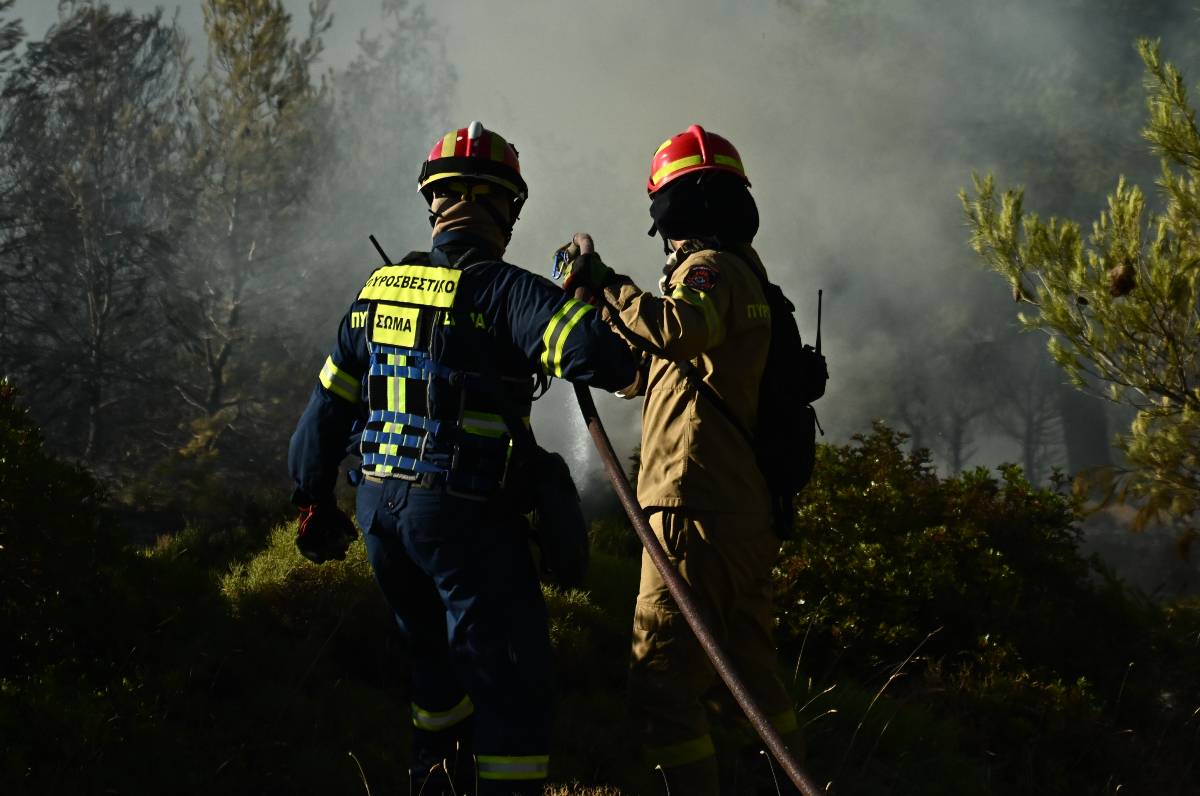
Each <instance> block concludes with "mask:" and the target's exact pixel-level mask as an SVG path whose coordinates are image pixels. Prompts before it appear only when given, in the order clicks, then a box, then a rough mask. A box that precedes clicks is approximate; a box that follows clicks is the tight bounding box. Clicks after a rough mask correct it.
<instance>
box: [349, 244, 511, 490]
mask: <svg viewBox="0 0 1200 796" xmlns="http://www.w3.org/2000/svg"><path fill="white" fill-rule="evenodd" d="M439 255H440V257H439ZM434 258H437V259H440V260H441V261H442V264H437V265H421V264H412V263H401V264H399V265H387V266H384V267H383V268H380V269H379V270H378V271H376V272H375V273H374V274H372V276H371V278H370V279H369V280H368V281H367V284H366V285H365V286H364V287H363V289H362V291H361V292H360V293H359V296H358V299H359V301H366V302H369V303H370V309H369V310H368V313H367V319H366V321H367V345H368V347H369V349H370V354H371V360H370V369H369V370H368V372H367V406H368V411H369V414H368V416H367V424H366V427H365V428H364V430H363V433H362V443H361V449H360V450H361V453H362V469H363V472H364V473H369V474H372V475H374V476H376V477H385V478H402V479H404V480H407V481H418V480H420V481H422V483H423V485H426V486H435V485H439V484H440V483H442V482H444V483H445V485H446V491H447V493H449V494H453V495H458V496H460V497H465V498H469V499H472V500H487V499H488V497H489V495H491V494H492V493H494V492H495V491H496V490H497V489H498V488H499V487H500V485H501V484H502V482H503V480H504V474H505V467H506V466H507V464H508V457H509V454H510V438H509V433H508V429H507V426H506V425H505V423H504V419H503V417H501V416H500V414H499V413H498V410H497V408H496V407H495V406H494V401H493V399H492V397H491V396H490V395H489V394H488V384H487V382H486V380H485V379H484V377H483V376H481V375H480V374H478V373H468V372H465V371H461V370H455V369H454V368H451V367H448V366H447V365H445V364H442V363H440V362H436V361H434V360H433V358H432V357H431V355H430V345H431V341H432V338H433V331H434V329H435V328H436V327H437V326H440V325H450V326H456V325H457V324H456V322H455V320H454V315H453V311H454V302H455V298H456V296H457V295H458V283H459V279H460V278H461V276H462V272H461V270H459V269H457V268H455V267H453V266H451V265H450V263H449V261H448V260H447V259H446V257H445V254H444V253H442V252H440V251H437V250H435V251H434V252H433V253H432V254H431V261H434ZM433 378H440V379H443V380H445V381H446V382H448V383H449V384H450V385H451V387H454V388H457V392H458V413H457V417H456V419H455V420H454V421H449V420H442V421H437V420H433V419H431V418H430V415H431V414H433V413H432V412H431V411H430V409H431V407H430V405H429V396H430V389H429V388H430V381H431V379H433ZM502 381H503V382H504V386H505V387H506V388H508V390H509V392H510V393H511V394H512V396H513V400H514V401H515V402H516V403H517V404H518V405H519V406H520V408H521V410H523V411H521V412H520V414H521V416H522V419H523V420H524V422H525V423H526V425H528V423H529V416H528V415H529V407H530V402H531V401H532V396H533V388H534V382H533V379H532V378H503V379H502ZM437 414H441V413H440V412H439V413H437ZM430 437H432V438H434V439H437V440H439V441H444V442H448V443H450V444H452V445H453V449H454V454H453V457H452V460H451V464H450V467H449V468H448V469H447V468H443V467H440V466H438V465H436V464H433V463H431V462H429V461H426V460H425V450H426V446H427V444H428V442H429V439H430Z"/></svg>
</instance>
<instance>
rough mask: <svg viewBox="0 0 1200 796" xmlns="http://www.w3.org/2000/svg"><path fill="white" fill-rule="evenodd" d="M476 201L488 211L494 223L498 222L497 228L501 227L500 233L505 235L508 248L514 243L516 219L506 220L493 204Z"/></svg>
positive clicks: (505, 243)
mask: <svg viewBox="0 0 1200 796" xmlns="http://www.w3.org/2000/svg"><path fill="white" fill-rule="evenodd" d="M475 201H476V202H477V203H478V204H479V206H480V207H482V208H483V209H484V210H485V211H487V214H488V215H489V216H491V217H492V220H493V221H495V222H496V226H498V227H500V231H501V232H503V233H504V245H506V246H507V245H508V244H509V243H510V242H511V241H512V233H513V224H515V223H516V221H517V220H516V219H515V218H514V219H513V220H512V221H509V220H508V219H506V218H505V217H504V216H503V215H502V214H501V213H500V211H499V210H497V209H496V206H495V205H494V204H492V203H491V202H480V201H479V200H478V199H476V200H475Z"/></svg>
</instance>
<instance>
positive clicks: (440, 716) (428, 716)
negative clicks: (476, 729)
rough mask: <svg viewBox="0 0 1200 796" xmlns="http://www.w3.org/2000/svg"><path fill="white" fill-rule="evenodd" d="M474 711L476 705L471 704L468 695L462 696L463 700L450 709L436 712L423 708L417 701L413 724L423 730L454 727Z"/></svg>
mask: <svg viewBox="0 0 1200 796" xmlns="http://www.w3.org/2000/svg"><path fill="white" fill-rule="evenodd" d="M474 712H475V706H474V705H472V704H471V698H470V697H466V696H465V697H463V698H462V702H459V703H458V704H457V705H455V706H454V707H452V708H451V709H450V710H443V711H440V712H436V713H435V712H431V711H427V710H422V709H421V708H419V707H417V703H416V702H414V703H412V720H413V726H414V727H420V728H421V729H422V730H434V731H436V730H444V729H446V728H447V727H453V726H454V725H455V724H458V723H459V722H460V721H462V720H463V719H465V718H466V717H467V716H470V715H471V714H472V713H474Z"/></svg>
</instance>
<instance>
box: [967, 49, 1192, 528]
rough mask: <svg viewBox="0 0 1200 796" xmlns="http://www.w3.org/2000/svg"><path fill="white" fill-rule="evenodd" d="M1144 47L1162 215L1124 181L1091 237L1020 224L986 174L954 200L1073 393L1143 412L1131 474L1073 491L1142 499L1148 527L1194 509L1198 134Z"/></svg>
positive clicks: (1141, 517) (1015, 205)
mask: <svg viewBox="0 0 1200 796" xmlns="http://www.w3.org/2000/svg"><path fill="white" fill-rule="evenodd" d="M1138 49H1139V52H1140V53H1141V56H1142V59H1143V60H1144V62H1145V64H1146V67H1147V70H1148V76H1149V77H1148V87H1149V88H1148V93H1149V104H1150V119H1149V122H1148V123H1147V125H1146V128H1145V131H1144V135H1145V136H1146V138H1147V139H1148V140H1149V141H1150V142H1151V144H1152V146H1153V150H1154V152H1155V153H1156V154H1157V155H1158V156H1159V158H1160V160H1161V167H1162V177H1161V179H1160V181H1159V187H1160V189H1161V195H1162V200H1163V202H1164V204H1165V210H1164V211H1163V212H1161V213H1158V212H1149V211H1147V209H1146V197H1145V195H1144V194H1143V193H1142V191H1141V190H1140V189H1139V188H1137V187H1136V186H1134V187H1130V186H1128V185H1127V184H1126V182H1125V180H1124V179H1123V178H1122V179H1121V180H1120V182H1119V184H1118V185H1117V189H1116V192H1115V193H1113V194H1112V195H1111V196H1110V197H1109V199H1108V211H1107V212H1103V213H1101V215H1100V219H1099V221H1097V222H1095V223H1094V224H1093V227H1092V234H1091V235H1090V236H1087V237H1086V239H1085V235H1084V233H1083V231H1082V230H1081V228H1080V226H1079V225H1078V224H1077V223H1075V222H1074V221H1070V220H1060V219H1057V218H1051V219H1050V220H1049V222H1046V221H1043V220H1042V219H1041V218H1039V217H1038V216H1037V215H1036V214H1026V213H1025V208H1024V195H1023V191H1022V190H1019V189H1017V190H1014V189H1009V190H1007V191H1005V192H1004V193H1003V194H999V195H998V194H997V191H996V187H995V184H994V181H993V178H992V176H991V175H990V174H989V175H988V176H987V177H985V178H983V179H980V178H979V177H976V178H975V196H974V198H969V197H968V196H967V194H966V193H965V192H963V193H961V194H960V198H961V199H962V202H963V206H964V208H965V210H966V214H967V219H968V221H969V224H970V226H971V229H972V237H971V244H972V246H973V247H974V249H975V250H976V251H977V252H978V253H979V254H980V255H981V256H982V258H983V259H984V261H985V262H986V263H987V265H988V266H989V267H991V268H992V269H994V270H995V271H997V272H999V273H1000V274H1003V275H1004V276H1005V277H1006V278H1007V279H1008V280H1009V281H1010V283H1011V284H1012V288H1013V298H1014V299H1015V300H1016V301H1018V302H1021V303H1023V304H1028V305H1031V306H1033V307H1035V308H1036V309H1037V314H1029V315H1026V314H1024V313H1022V314H1021V316H1020V317H1021V323H1022V324H1023V326H1024V327H1025V328H1027V329H1042V330H1044V331H1047V332H1049V333H1050V334H1051V337H1050V342H1049V348H1050V352H1051V354H1052V355H1053V356H1054V359H1055V360H1056V361H1057V362H1058V364H1059V365H1060V366H1061V367H1062V368H1063V369H1064V370H1065V371H1066V372H1067V374H1068V375H1069V377H1070V379H1071V381H1072V383H1073V384H1074V385H1075V386H1076V387H1078V388H1079V389H1081V390H1086V391H1090V392H1093V393H1096V394H1098V395H1100V396H1102V397H1105V398H1107V399H1108V400H1111V401H1114V402H1116V403H1120V404H1124V405H1127V406H1131V407H1133V408H1135V409H1136V410H1137V417H1136V419H1135V420H1134V422H1133V425H1132V427H1131V428H1130V430H1129V432H1128V433H1127V434H1122V435H1120V436H1119V437H1118V442H1117V446H1118V448H1119V449H1120V450H1121V451H1123V453H1124V455H1125V460H1126V464H1125V466H1121V467H1105V468H1100V469H1098V470H1094V471H1092V472H1090V473H1088V474H1087V475H1086V476H1085V477H1083V478H1081V479H1080V481H1079V482H1078V486H1079V487H1080V488H1083V489H1090V488H1092V487H1094V486H1097V485H1099V486H1102V487H1104V489H1105V495H1106V497H1107V498H1116V499H1118V500H1122V501H1124V500H1137V501H1140V502H1141V508H1140V511H1139V513H1138V519H1137V524H1136V526H1135V527H1136V528H1137V529H1141V528H1143V527H1145V525H1146V524H1147V523H1148V522H1150V521H1151V520H1153V519H1156V518H1160V517H1161V515H1162V514H1163V513H1164V512H1166V513H1169V514H1173V515H1176V516H1179V517H1184V518H1191V517H1194V516H1195V515H1196V513H1197V511H1198V510H1200V306H1198V301H1200V296H1198V295H1197V289H1198V288H1200V285H1198V283H1197V275H1198V272H1200V131H1198V130H1197V127H1196V123H1195V110H1194V109H1193V107H1192V105H1191V102H1190V100H1189V98H1188V96H1187V91H1186V88H1185V84H1184V79H1183V76H1182V75H1181V73H1180V72H1179V71H1178V70H1177V69H1176V68H1175V67H1174V66H1172V65H1171V64H1169V63H1164V62H1163V60H1162V58H1161V55H1160V51H1159V44H1158V43H1157V42H1151V41H1148V40H1142V41H1140V42H1139V44H1138ZM1194 536H1195V533H1194V532H1192V531H1187V532H1185V534H1184V536H1183V537H1182V541H1183V542H1184V543H1185V544H1186V542H1187V541H1190V539H1191V538H1193V537H1194Z"/></svg>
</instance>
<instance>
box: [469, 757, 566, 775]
mask: <svg viewBox="0 0 1200 796" xmlns="http://www.w3.org/2000/svg"><path fill="white" fill-rule="evenodd" d="M475 763H476V765H477V767H478V769H479V778H480V779H545V778H546V774H547V773H549V771H550V755H533V756H530V757H498V756H495V755H479V756H478V757H476V758H475Z"/></svg>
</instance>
